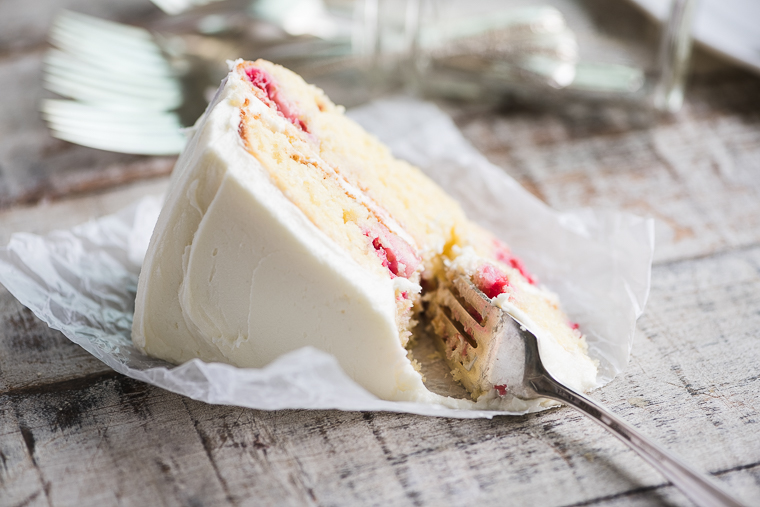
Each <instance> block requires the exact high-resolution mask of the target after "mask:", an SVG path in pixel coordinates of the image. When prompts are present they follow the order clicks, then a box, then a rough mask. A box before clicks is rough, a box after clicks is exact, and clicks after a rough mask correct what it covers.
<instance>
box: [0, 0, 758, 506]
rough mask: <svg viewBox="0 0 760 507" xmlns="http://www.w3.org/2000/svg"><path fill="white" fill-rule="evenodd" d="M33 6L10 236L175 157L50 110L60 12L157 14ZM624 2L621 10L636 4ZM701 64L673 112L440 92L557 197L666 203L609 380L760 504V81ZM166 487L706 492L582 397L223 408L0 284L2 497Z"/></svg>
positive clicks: (15, 16)
mask: <svg viewBox="0 0 760 507" xmlns="http://www.w3.org/2000/svg"><path fill="white" fill-rule="evenodd" d="M586 3H587V4H589V5H591V4H593V5H594V6H596V7H597V8H599V7H600V6H601V5H602V3H600V2H599V1H597V0H595V1H594V2H586ZM21 4H22V2H20V0H6V1H5V2H2V3H0V89H2V90H3V91H4V93H3V96H2V97H0V207H3V208H5V209H4V210H2V211H0V242H2V244H5V243H6V242H7V239H8V237H9V236H10V234H11V233H12V232H14V231H17V230H30V231H34V232H38V233H43V232H46V231H48V230H51V229H53V228H58V227H71V226H72V225H74V224H76V223H78V222H82V221H84V220H86V219H88V218H91V217H97V216H102V215H104V214H107V213H111V212H113V211H115V210H117V209H119V208H121V207H122V206H124V205H125V204H127V203H129V202H131V201H132V200H134V199H136V198H137V197H138V196H140V195H143V194H146V193H158V192H161V191H162V190H163V188H164V187H165V185H166V179H165V178H162V177H158V178H155V179H152V180H143V179H144V178H147V177H155V176H159V175H162V174H165V173H166V172H167V171H168V170H169V169H170V167H171V165H172V163H173V159H171V158H149V157H132V156H125V155H117V154H111V153H106V152H101V151H98V150H91V149H88V148H83V147H77V146H73V145H69V144H66V143H63V142H60V141H57V140H55V139H53V138H51V137H50V136H49V135H48V134H47V132H46V130H45V126H44V124H43V123H42V120H41V119H40V117H39V116H38V115H37V114H36V113H35V112H34V111H36V104H37V103H38V101H39V99H40V98H41V97H43V96H45V94H46V92H44V91H43V90H42V88H41V87H40V84H39V80H40V69H41V59H42V55H43V51H44V48H45V42H44V35H45V33H46V31H47V26H48V24H49V21H50V19H52V16H53V15H54V13H55V11H56V9H58V8H60V7H64V6H66V7H74V8H76V9H79V10H81V11H85V12H89V13H91V14H95V15H100V16H103V17H108V18H110V19H117V20H122V21H137V22H141V23H151V22H154V21H155V20H156V19H158V18H159V17H158V16H157V14H156V11H155V8H154V7H152V6H151V5H150V4H149V2H148V1H147V0H130V1H128V2H123V1H118V2H117V1H116V0H107V1H104V2H99V3H93V2H91V1H89V0H31V3H30V2H26V3H24V5H23V6H22V5H21ZM30 5H31V6H32V7H34V6H37V7H35V8H34V9H32V7H29V6H30ZM622 5H623V4H620V5H618V6H616V7H614V8H613V9H612V10H610V12H611V13H614V15H615V17H618V18H620V17H621V16H622V17H625V16H623V14H626V12H629V11H630V9H629V8H628V7H627V6H622ZM626 9H628V10H626ZM621 13H622V14H621ZM621 26H622V25H621ZM641 26H643V25H642V24H641V20H640V19H639V20H638V21H635V23H633V25H630V26H629V28H630V30H628V31H627V32H625V33H624V34H623V35H624V37H627V38H635V36H636V34H637V33H638V31H639V30H640V28H641ZM631 27H633V28H631ZM623 28H624V27H623ZM697 64H698V65H697V67H698V73H697V76H696V78H695V80H694V81H693V82H692V84H691V87H690V90H689V95H688V100H687V104H686V106H685V108H684V110H683V111H682V112H681V113H679V114H678V115H676V116H674V117H669V118H655V119H652V118H648V117H646V116H645V115H642V114H640V112H637V111H631V110H621V109H614V108H613V109H610V108H603V109H598V110H596V109H595V110H585V111H580V112H579V111H577V110H576V111H565V112H562V113H561V114H557V113H556V112H554V113H552V112H548V111H542V110H536V109H526V108H524V107H522V106H519V105H515V104H512V105H505V106H504V107H503V108H502V109H500V110H497V111H494V110H493V109H483V108H478V107H475V106H471V105H465V104H442V106H443V107H445V108H446V110H447V111H448V112H450V113H451V114H452V116H454V118H455V120H456V121H457V123H458V124H459V126H460V127H461V128H462V130H463V132H464V133H465V135H466V136H467V137H468V138H469V139H470V141H471V142H473V144H475V146H476V147H478V148H479V149H480V150H481V151H482V152H484V153H485V154H486V155H487V156H488V157H489V158H490V159H491V160H492V161H494V162H495V163H496V164H497V165H499V166H501V167H502V168H503V169H504V170H505V171H507V172H508V173H510V174H511V175H513V176H514V177H516V178H517V179H518V180H519V181H520V182H522V183H523V184H524V185H525V186H526V187H527V188H528V189H529V190H531V191H532V192H533V193H535V194H536V195H537V196H539V197H540V198H542V199H544V200H545V201H546V202H548V203H549V204H550V205H552V206H553V207H555V208H558V209H563V210H564V209H570V208H576V207H579V206H605V207H612V208H616V209H625V210H629V211H632V212H635V213H638V214H641V215H645V216H651V217H654V218H655V219H657V221H658V222H657V242H658V246H657V252H656V260H657V264H656V266H655V268H654V271H653V274H652V291H651V297H650V302H649V304H648V307H647V310H646V313H645V314H644V316H643V317H642V318H641V319H640V321H639V325H638V332H637V335H636V338H635V341H634V345H633V352H632V358H631V362H630V364H629V366H628V368H627V370H626V372H625V373H624V374H623V375H621V376H620V377H619V378H617V379H616V380H615V381H614V382H612V383H611V384H609V385H608V386H606V387H604V388H602V389H600V390H598V391H597V392H595V393H594V394H593V396H594V397H595V398H597V399H599V400H600V401H602V402H603V403H605V404H606V405H607V406H609V407H610V408H611V409H612V410H613V411H614V412H615V413H617V414H618V415H620V416H622V417H623V418H625V419H626V420H628V421H630V422H632V423H633V424H634V425H636V426H637V427H638V428H639V429H641V430H642V431H644V432H645V433H647V434H649V435H651V436H653V437H655V438H656V439H657V440H659V441H660V442H662V443H664V444H665V445H667V446H668V447H669V448H670V449H672V450H674V451H676V452H677V453H679V454H680V455H681V456H683V457H684V458H686V459H687V460H688V461H689V462H691V463H693V464H694V465H695V466H696V467H697V468H700V469H702V470H705V471H708V472H709V473H711V474H712V475H713V476H715V477H716V478H717V480H719V481H720V482H722V483H723V484H724V485H726V486H727V487H728V488H729V489H730V490H731V491H732V492H733V493H734V494H735V495H736V496H737V497H738V498H740V499H741V500H743V501H744V502H745V503H747V505H758V504H760V427H759V426H758V425H760V418H759V417H758V412H757V407H758V406H760V380H759V379H760V375H758V366H757V365H758V364H760V334H759V333H760V332H759V331H758V329H760V311H758V308H760V218H758V217H760V209H759V208H760V199H758V195H760V78H758V77H757V76H753V75H750V74H747V73H745V72H743V71H739V70H731V69H729V70H726V66H725V64H720V63H716V61H715V60H714V59H713V60H711V59H710V58H709V57H705V56H704V55H701V56H699V58H698V60H697ZM137 180H140V181H137ZM129 182H131V183H129ZM125 183H128V184H125ZM114 185H120V186H119V188H118V189H115V190H108V188H109V187H112V186H114ZM95 190H97V192H94V191H95ZM40 200H41V202H38V201H40ZM159 504H160V505H190V506H201V505H214V506H217V505H225V506H226V505H229V506H245V505H320V506H321V505H324V506H342V505H347V506H348V505H389V504H390V505H414V506H423V505H476V504H477V505H484V506H485V505H504V504H509V505H512V504H514V505H541V506H544V505H546V506H580V505H595V506H596V505H599V506H614V507H618V506H621V507H622V506H645V505H657V504H667V505H678V506H682V505H683V506H686V505H689V503H688V501H687V500H686V499H685V498H684V497H683V496H682V495H681V494H680V493H679V492H678V491H677V490H675V489H674V488H673V487H672V486H669V485H667V484H666V483H665V481H664V479H663V478H662V477H660V476H659V475H658V474H657V473H656V472H654V471H653V470H652V469H651V468H649V467H648V466H647V465H646V464H645V463H643V462H642V461H641V460H639V459H638V458H637V457H636V456H634V455H633V453H631V452H630V451H628V450H627V449H626V448H625V447H623V446H622V444H619V443H618V442H617V441H616V440H614V439H613V438H612V437H609V436H607V435H606V434H605V433H604V432H603V431H602V430H601V429H599V428H597V427H596V426H595V425H593V424H592V423H591V422H590V421H588V420H586V419H585V418H584V417H582V416H581V415H579V414H577V413H575V412H573V411H572V410H570V409H567V408H560V409H555V410H551V411H548V412H544V413H541V414H537V415H532V416H526V417H501V418H496V419H494V420H491V421H488V420H474V421H463V420H451V419H439V418H425V417H418V416H413V415H400V414H390V413H355V412H338V411H272V412H263V411H255V410H248V409H242V408H237V407H224V406H211V405H206V404H203V403H199V402H195V401H192V400H190V399H187V398H184V397H181V396H177V395H174V394H172V393H169V392H166V391H163V390H161V389H158V388H155V387H152V386H149V385H145V384H141V383H139V382H136V381H133V380H131V379H128V378H125V377H123V376H121V375H118V374H116V373H114V372H112V371H111V370H109V369H107V368H106V367H105V366H104V365H102V364H101V363H99V362H97V361H96V360H94V359H93V358H91V357H90V356H89V355H88V354H86V353H85V352H84V351H83V350H82V349H80V348H79V347H78V346H76V345H73V344H72V343H70V342H69V341H67V340H66V339H65V338H64V337H63V336H62V335H61V334H60V333H58V332H56V331H52V330H50V329H48V328H47V327H46V326H45V325H44V324H43V323H41V322H40V321H38V320H37V319H36V318H35V317H34V316H33V315H31V313H30V312H29V311H28V310H26V309H24V308H23V307H22V306H21V305H20V304H19V303H18V302H17V301H16V300H15V299H14V298H13V297H12V296H11V295H10V294H9V293H8V292H7V291H5V290H4V289H2V290H0V506H3V507H4V506H37V505H40V506H56V507H57V506H65V505H76V506H80V505H81V506H88V505H93V506H95V505H97V506H100V505H135V506H142V505H159Z"/></svg>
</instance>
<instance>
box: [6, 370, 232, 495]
mask: <svg viewBox="0 0 760 507" xmlns="http://www.w3.org/2000/svg"><path fill="white" fill-rule="evenodd" d="M4 403H5V405H6V407H7V406H10V407H12V409H13V410H14V411H15V414H16V417H17V418H18V421H19V422H18V424H19V427H22V428H25V429H24V430H23V431H24V432H26V433H27V434H28V435H30V436H28V437H27V438H26V441H27V442H32V444H29V445H28V447H29V451H30V454H31V456H32V458H33V462H34V464H35V466H36V468H37V470H38V471H39V474H40V476H41V477H42V481H43V483H44V484H46V488H47V489H46V493H47V498H48V499H49V504H50V505H61V506H66V505H71V506H81V505H115V504H120V505H135V506H141V505H155V504H156V502H157V501H158V502H160V503H161V504H163V505H203V504H208V505H223V504H225V503H226V501H225V498H226V494H225V493H224V491H223V489H222V487H221V485H220V483H219V480H218V478H217V476H216V475H215V473H214V470H213V469H212V467H211V464H210V463H209V461H208V460H207V459H205V451H204V449H203V446H202V444H201V442H200V440H199V439H198V436H197V435H196V434H195V432H194V431H192V423H191V422H190V421H189V418H188V416H187V412H186V410H185V409H184V406H183V401H182V398H181V397H179V396H176V395H172V394H171V393H168V392H166V391H163V390H161V389H157V388H153V387H151V386H148V385H145V384H142V383H140V382H136V381H133V380H131V379H127V378H125V377H122V376H118V377H114V378H105V379H103V380H100V381H97V382H95V383H91V384H90V385H89V386H87V387H85V388H82V389H71V390H70V389H67V388H65V387H64V388H63V389H60V390H55V389H49V390H48V391H46V392H39V393H35V394H33V395H26V396H10V397H6V400H5V402H4ZM6 410H7V408H6ZM188 430H189V431H188ZM6 431H7V430H6ZM31 482H33V481H31ZM33 488H34V484H32V488H30V490H31V489H33Z"/></svg>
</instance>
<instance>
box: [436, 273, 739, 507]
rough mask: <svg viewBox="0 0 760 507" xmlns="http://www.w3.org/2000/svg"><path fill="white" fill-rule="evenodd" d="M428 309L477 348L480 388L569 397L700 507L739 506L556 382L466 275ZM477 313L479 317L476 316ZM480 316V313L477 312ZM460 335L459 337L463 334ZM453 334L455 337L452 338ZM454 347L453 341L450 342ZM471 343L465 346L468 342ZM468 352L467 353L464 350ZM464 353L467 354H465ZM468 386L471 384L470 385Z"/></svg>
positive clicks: (439, 328)
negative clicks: (496, 388)
mask: <svg viewBox="0 0 760 507" xmlns="http://www.w3.org/2000/svg"><path fill="white" fill-rule="evenodd" d="M436 290H437V293H436V295H435V297H434V298H431V301H430V304H429V306H428V308H427V310H426V314H427V316H428V318H429V319H430V320H431V322H432V324H433V327H434V328H435V330H436V335H437V336H439V337H448V338H442V339H439V340H438V341H439V346H444V347H445V346H446V345H447V343H446V342H447V341H448V342H452V341H453V343H454V344H455V345H456V342H457V341H458V342H460V343H467V344H471V345H473V347H475V348H477V350H478V356H480V357H478V356H474V358H473V359H472V360H471V361H472V362H471V363H469V364H468V365H465V364H462V363H460V365H459V366H462V367H464V368H468V366H469V368H468V369H470V370H471V369H472V368H476V369H477V371H476V373H477V374H478V375H477V377H478V379H479V381H478V382H476V383H477V384H478V385H477V386H476V388H479V389H481V390H486V389H490V388H491V387H499V388H500V389H501V392H499V394H500V395H502V394H506V393H509V394H511V395H512V396H515V397H517V398H520V399H523V400H533V399H537V398H549V399H552V400H555V401H559V402H562V403H565V404H567V405H569V406H571V407H573V408H574V409H576V410H578V411H579V412H581V413H582V414H584V415H586V416H588V417H589V418H591V419H592V420H593V421H594V422H596V423H597V424H599V425H600V426H602V427H603V428H604V429H606V430H607V431H609V432H610V433H612V434H613V435H614V436H615V437H617V438H618V439H620V440H621V441H622V442H623V443H625V444H626V445H628V447H630V448H631V449H632V450H634V451H635V452H636V453H637V454H638V455H639V456H640V457H641V458H643V459H644V460H645V461H646V462H647V463H649V464H650V465H652V466H653V467H654V468H655V469H657V470H658V471H659V472H660V473H662V475H664V476H665V477H666V478H667V479H668V480H670V481H671V483H672V484H673V485H674V486H676V487H677V488H678V489H680V490H681V492H682V493H683V494H684V495H686V497H688V498H689V499H690V500H691V501H692V502H694V504H696V505H698V506H700V507H708V506H710V507H714V506H737V507H738V506H741V505H742V504H741V503H739V502H738V501H737V500H735V499H734V498H732V497H731V496H729V495H728V494H726V493H725V492H724V491H723V490H722V489H720V488H719V487H718V486H717V485H715V484H714V483H713V482H712V480H711V479H710V478H709V477H707V476H706V475H705V474H703V473H701V472H698V471H697V470H695V469H694V468H692V467H691V466H689V465H687V464H686V463H684V462H683V461H682V460H681V459H680V458H678V457H676V456H675V455H673V454H672V453H670V451H667V450H665V449H664V448H662V447H661V446H659V445H658V444H656V443H655V442H654V441H652V440H651V439H650V438H649V437H647V436H645V435H643V434H642V433H641V432H639V431H638V430H637V429H636V428H634V427H633V426H631V425H630V424H628V423H626V422H625V421H623V420H622V419H620V418H619V417H617V416H616V415H614V414H613V413H612V412H610V411H609V410H607V409H605V408H604V407H602V406H601V405H600V404H599V403H597V402H596V401H594V400H592V399H590V398H588V397H586V396H584V395H582V394H580V393H577V392H575V391H574V390H572V389H570V388H568V387H566V386H565V385H563V384H561V383H560V382H558V381H557V380H556V379H555V378H554V377H553V376H552V375H551V374H550V373H549V372H548V371H547V370H546V368H544V365H543V363H542V362H541V356H540V354H539V351H538V341H537V339H536V336H535V335H534V334H533V333H532V332H531V331H530V330H529V329H528V328H527V327H526V326H525V325H524V324H523V323H522V322H520V321H519V320H518V319H516V318H515V317H513V316H512V315H510V314H508V313H507V312H505V311H503V310H501V309H500V308H498V307H496V306H494V305H492V304H491V301H490V300H489V299H488V297H487V296H486V295H485V294H483V293H482V292H481V291H480V290H479V289H478V288H477V287H475V285H474V284H473V283H472V282H471V281H470V280H469V279H467V278H465V277H462V276H460V277H457V278H455V279H454V280H453V282H447V283H446V284H443V283H442V284H439V287H438V288H437V289H436ZM473 314H475V317H474V316H473ZM476 317H479V318H476ZM460 337H461V339H460ZM452 338H453V340H452ZM448 346H449V347H451V344H450V343H449V344H448ZM464 348H465V349H467V348H468V347H467V346H464ZM465 355H466V354H465ZM461 357H465V356H461ZM466 387H468V389H469V390H472V389H471V387H470V386H466Z"/></svg>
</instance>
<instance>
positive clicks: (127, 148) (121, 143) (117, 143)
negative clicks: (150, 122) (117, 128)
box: [52, 130, 185, 156]
mask: <svg viewBox="0 0 760 507" xmlns="http://www.w3.org/2000/svg"><path fill="white" fill-rule="evenodd" d="M52 132H53V136H54V137H56V138H58V139H61V140H63V141H68V142H70V143H74V144H80V145H82V146H88V147H90V148H97V149H99V150H106V151H115V152H118V153H130V154H135V155H155V156H159V155H176V154H178V153H179V152H180V151H182V148H183V147H184V145H185V140H184V139H179V138H177V137H175V136H173V135H168V136H156V135H145V134H142V133H140V132H137V133H135V135H133V136H129V135H121V136H118V137H117V136H114V135H102V133H99V132H97V131H92V132H76V133H71V132H59V131H57V130H52Z"/></svg>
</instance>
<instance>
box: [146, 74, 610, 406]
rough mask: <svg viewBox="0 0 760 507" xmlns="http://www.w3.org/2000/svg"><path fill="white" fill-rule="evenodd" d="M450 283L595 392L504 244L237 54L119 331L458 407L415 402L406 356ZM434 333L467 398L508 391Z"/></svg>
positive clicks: (569, 330)
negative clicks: (505, 316)
mask: <svg viewBox="0 0 760 507" xmlns="http://www.w3.org/2000/svg"><path fill="white" fill-rule="evenodd" d="M457 276H463V277H466V278H467V279H468V280H471V281H472V282H473V283H474V284H475V285H476V286H477V287H478V288H479V289H480V290H481V291H482V292H483V293H484V295H485V296H484V297H487V298H488V300H489V304H495V305H498V306H500V307H501V308H503V309H504V310H506V311H510V312H522V314H524V316H527V318H529V319H530V321H531V325H532V326H535V327H536V328H537V330H534V332H536V333H537V334H539V339H540V341H541V342H543V343H542V347H544V348H546V349H547V350H548V351H549V352H547V358H548V357H552V358H554V359H552V360H551V361H550V364H547V367H548V368H549V369H550V371H552V372H553V373H555V376H557V377H558V379H559V380H560V381H563V382H565V383H567V384H568V385H570V386H571V387H574V388H576V389H579V390H588V389H590V388H592V387H593V386H594V385H595V382H596V366H595V364H594V362H593V361H592V360H591V359H589V357H588V355H587V353H586V342H585V339H584V337H583V336H582V334H581V333H580V332H579V331H578V330H577V326H575V325H573V324H572V323H570V322H569V321H568V319H567V317H566V316H565V315H564V314H563V313H562V311H561V309H560V308H559V304H558V302H557V299H556V297H555V296H553V295H552V294H551V293H550V292H548V291H547V290H545V289H543V288H540V287H539V286H538V285H537V284H536V280H535V278H534V277H533V276H531V275H530V274H529V273H528V272H527V271H526V269H525V268H524V266H523V264H522V262H520V260H519V259H517V258H516V257H514V256H513V255H512V254H511V252H510V251H509V249H508V248H507V247H506V246H505V245H504V244H503V243H501V242H500V241H499V240H497V239H496V238H495V237H493V236H492V235H491V234H490V233H488V232H487V231H484V230H483V229H481V228H480V227H478V226H476V225H475V224H474V223H472V222H470V221H469V220H468V219H467V218H466V217H465V216H464V214H463V212H462V210H461V208H460V207H459V205H458V204H457V203H456V202H455V201H454V200H452V198H450V197H449V196H448V195H447V194H446V193H445V192H444V191H443V190H442V189H441V188H439V187H438V186H437V185H435V184H434V183H433V182H432V181H431V180H430V179H428V178H427V177H426V176H424V175H423V174H422V173H421V172H420V171H419V170H418V169H416V168H415V167H412V166H411V165H409V164H407V163H406V162H403V161H400V160H397V159H395V158H393V156H392V155H391V153H390V152H389V150H388V149H387V148H386V147H385V146H383V145H382V144H381V143H380V142H379V141H378V140H377V139H375V138H374V137H372V136H371V135H369V134H367V133H366V132H365V131H364V130H363V129H362V128H361V127H359V126H358V125H357V124H356V123H354V122H353V121H352V120H350V119H348V118H347V117H346V116H344V114H343V108H342V107H340V106H336V105H334V104H333V103H332V102H330V100H329V99H328V98H327V97H326V96H325V95H324V93H323V92H322V91H321V90H320V89H318V88H316V87H314V86H311V85H308V84H306V83H305V82H304V81H303V80H302V79H301V78H300V77H299V76H297V75H296V74H294V73H292V72H290V71H288V70H286V69H284V68H282V67H280V66H278V65H274V64H272V63H269V62H266V61H262V60H259V61H256V62H245V61H237V62H234V64H232V65H231V71H230V74H229V75H228V77H227V78H226V79H225V81H224V82H223V83H222V86H221V88H220V89H219V91H218V92H217V95H216V97H215V98H214V100H213V101H212V103H211V104H210V105H209V108H208V109H207V111H206V113H205V115H204V116H203V117H202V118H201V119H200V120H199V122H198V124H197V126H196V129H195V132H194V134H193V137H192V139H191V140H190V142H189V143H188V146H187V147H186V149H185V151H184V152H183V154H182V155H181V156H180V159H179V161H178V162H177V166H176V168H175V170H174V173H173V175H172V181H171V186H170V190H169V194H168V196H167V198H166V203H165V205H164V208H163V210H162V212H161V215H160V217H159V220H158V223H157V225H156V228H155V230H154V232H153V237H152V239H151V243H150V247H149V249H148V253H147V256H146V258H145V262H144V264H143V269H142V272H141V274H140V282H139V286H138V292H137V300H136V303H135V316H134V324H133V328H132V336H133V340H134V342H135V344H136V345H137V346H138V347H139V348H141V349H142V350H143V351H144V352H146V353H147V354H150V355H153V356H156V357H159V358H162V359H165V360H167V361H170V362H173V363H181V362H184V361H187V360H189V359H192V358H200V359H202V360H204V361H221V362H226V363H230V364H233V365H236V366H241V367H262V366H264V365H266V364H268V363H269V362H271V361H272V360H273V359H275V358H276V357H278V356H280V355H282V354H284V353H286V352H289V351H292V350H295V349H297V348H300V347H302V346H306V345H310V346H314V347H317V348H319V349H322V350H324V351H326V352H329V353H331V354H333V355H334V356H335V357H336V358H337V359H338V361H339V362H340V364H341V366H342V368H343V369H344V370H345V371H346V373H347V374H348V375H349V376H350V377H352V378H353V379H354V380H356V381H357V382H358V383H359V384H361V385H362V386H364V387H365V388H366V389H367V390H369V391H370V392H372V393H374V394H375V395H377V396H378V397H380V398H383V399H388V400H406V401H421V402H440V403H446V404H448V405H450V406H466V403H465V404H463V403H460V402H456V403H455V402H453V401H452V400H446V399H444V398H442V397H440V396H437V395H434V394H433V393H431V392H429V391H428V390H427V389H426V388H425V386H424V384H423V380H422V376H421V375H420V373H419V372H418V371H417V368H416V365H415V363H414V361H413V360H412V359H411V358H410V354H409V353H408V351H407V347H408V346H409V344H410V338H411V336H412V329H413V328H414V326H415V325H416V323H417V317H418V315H419V313H420V312H421V310H422V308H423V306H424V304H425V303H424V301H423V299H430V298H434V297H435V293H436V290H437V288H438V287H441V286H446V285H448V284H450V283H451V281H452V280H453V279H454V278H455V277H457ZM423 296H424V297H423ZM438 334H439V340H440V343H441V348H442V350H443V351H444V354H445V355H446V359H447V361H448V362H449V364H450V365H451V367H452V369H453V371H454V376H455V378H457V379H459V380H461V381H462V383H463V384H464V385H465V387H467V388H468V389H469V390H470V392H471V393H472V394H473V396H474V397H479V396H482V395H489V396H491V397H492V398H493V397H494V396H497V397H498V396H504V395H505V394H506V393H505V392H504V389H503V388H502V386H498V385H497V386H489V385H487V383H486V384H483V382H482V379H481V382H480V383H477V382H474V381H472V380H471V379H470V378H469V377H468V375H470V374H469V371H470V370H468V369H467V368H466V367H465V366H466V365H467V362H468V357H470V356H468V351H467V349H466V346H465V345H464V344H458V345H456V346H452V345H455V344H453V343H452V342H453V341H454V337H452V336H446V334H445V333H443V332H440V333H438ZM541 353H542V357H543V356H544V349H543V348H542V352H541ZM555 364H556V365H557V366H556V368H555V369H556V371H555V370H553V369H552V367H553V366H554V365H555ZM476 384H477V385H476Z"/></svg>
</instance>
